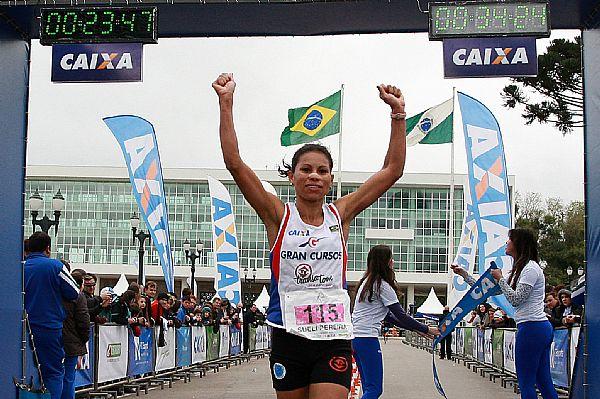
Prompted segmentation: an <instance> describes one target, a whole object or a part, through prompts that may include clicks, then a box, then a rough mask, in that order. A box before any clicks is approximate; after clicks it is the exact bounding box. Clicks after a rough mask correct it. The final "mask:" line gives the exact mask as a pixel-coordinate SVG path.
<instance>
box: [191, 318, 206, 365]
mask: <svg viewBox="0 0 600 399" xmlns="http://www.w3.org/2000/svg"><path fill="white" fill-rule="evenodd" d="M192 342H193V343H192V363H193V364H196V363H202V362H205V361H206V327H204V326H202V327H192Z"/></svg>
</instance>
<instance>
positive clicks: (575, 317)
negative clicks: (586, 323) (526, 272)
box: [544, 286, 583, 328]
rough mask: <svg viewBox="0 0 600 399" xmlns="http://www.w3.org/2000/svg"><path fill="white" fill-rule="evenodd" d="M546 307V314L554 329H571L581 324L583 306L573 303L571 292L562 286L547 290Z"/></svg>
mask: <svg viewBox="0 0 600 399" xmlns="http://www.w3.org/2000/svg"><path fill="white" fill-rule="evenodd" d="M544 305H545V306H544V312H546V316H548V320H549V321H550V323H552V325H553V326H554V328H561V327H566V328H570V327H573V326H577V325H579V324H580V323H581V320H582V318H583V306H582V305H578V304H575V303H573V301H572V298H571V291H569V290H568V289H566V288H564V287H562V286H557V287H547V288H546V297H545V298H544Z"/></svg>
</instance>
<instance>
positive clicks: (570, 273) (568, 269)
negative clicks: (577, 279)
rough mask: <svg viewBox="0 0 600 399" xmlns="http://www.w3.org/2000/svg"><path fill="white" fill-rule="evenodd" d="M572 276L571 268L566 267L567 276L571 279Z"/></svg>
mask: <svg viewBox="0 0 600 399" xmlns="http://www.w3.org/2000/svg"><path fill="white" fill-rule="evenodd" d="M572 274H573V268H572V267H571V266H568V267H567V276H569V277H571V275H572Z"/></svg>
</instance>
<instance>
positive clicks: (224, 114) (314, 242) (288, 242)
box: [213, 74, 406, 399]
mask: <svg viewBox="0 0 600 399" xmlns="http://www.w3.org/2000/svg"><path fill="white" fill-rule="evenodd" d="M213 88H214V90H215V92H216V93H217V95H218V97H219V108H220V128H219V134H220V139H221V149H222V152H223V159H224V161H225V166H226V167H227V170H229V172H230V173H231V175H232V176H233V178H234V180H235V182H236V183H237V185H238V187H239V188H240V190H241V192H242V194H243V195H244V197H245V198H246V200H247V201H248V203H249V204H250V205H251V206H252V207H253V208H254V209H255V210H256V212H257V214H258V216H259V217H260V218H261V220H262V222H263V223H264V225H265V228H266V230H267V237H268V240H269V245H270V246H271V290H270V291H271V301H270V304H269V309H268V311H267V322H268V323H269V324H270V325H271V326H273V327H274V328H273V336H272V349H271V358H270V363H271V374H272V379H273V387H274V388H275V390H276V392H277V397H278V398H279V399H296V398H308V397H310V398H311V399H312V398H323V399H345V398H346V397H347V395H348V391H349V388H350V378H351V372H352V365H351V346H350V339H352V337H353V335H352V323H351V317H350V306H349V302H350V299H349V297H348V294H347V292H346V290H345V288H346V280H345V273H346V261H347V253H346V244H345V243H346V240H347V238H348V233H349V229H350V223H351V222H352V220H353V219H354V218H355V217H356V215H358V214H359V213H360V212H362V211H363V210H364V209H365V208H367V207H368V206H369V205H371V204H372V203H373V202H375V200H377V198H379V197H380V196H381V195H382V194H383V193H385V192H386V190H387V189H388V188H390V187H391V186H392V185H393V184H394V183H395V182H396V180H398V179H399V178H400V177H401V176H402V172H403V170H404V161H405V155H406V121H405V118H406V114H405V112H404V98H403V97H402V93H401V92H400V90H399V89H397V88H396V87H394V86H386V85H380V86H378V89H379V97H380V98H381V99H382V100H383V101H384V102H385V103H386V104H388V105H389V106H390V108H391V115H390V116H391V134H390V141H389V145H388V150H387V154H386V156H385V159H384V162H383V167H382V168H381V170H380V171H379V172H377V173H375V174H374V175H373V176H371V177H370V178H369V179H368V180H367V181H366V182H365V183H363V184H362V185H361V186H360V187H359V188H358V189H357V190H356V191H355V192H353V193H350V194H348V195H345V196H343V197H341V198H340V199H338V200H336V201H335V202H334V203H332V204H325V203H324V199H325V195H326V194H327V193H328V192H329V190H330V188H331V186H332V183H333V175H332V168H333V161H332V158H331V154H330V153H329V151H328V150H327V149H326V148H325V147H323V146H321V145H317V144H307V145H305V146H303V147H301V148H300V149H299V150H298V151H296V153H295V154H294V156H293V158H292V163H291V165H287V164H285V163H284V168H285V169H286V170H285V171H284V172H285V175H286V177H287V178H288V179H289V181H290V182H291V183H292V185H293V186H294V189H295V192H296V201H295V202H291V203H287V204H284V203H283V202H281V200H279V198H277V197H276V196H275V195H273V194H270V193H268V192H267V191H265V189H264V188H263V186H262V184H261V183H260V180H259V179H258V177H257V176H256V174H255V173H254V172H253V171H252V169H250V167H248V165H246V164H245V163H244V161H243V160H242V158H241V157H240V153H239V149H238V143H237V137H236V133H235V129H234V125H233V93H234V91H235V81H234V80H233V75H232V74H221V75H220V76H219V77H218V78H217V80H215V81H214V83H213Z"/></svg>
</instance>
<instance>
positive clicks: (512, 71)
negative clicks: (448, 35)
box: [444, 37, 538, 78]
mask: <svg viewBox="0 0 600 399" xmlns="http://www.w3.org/2000/svg"><path fill="white" fill-rule="evenodd" d="M537 69H538V64H537V52H536V45H535V38H533V37H495V38H477V39H445V40H444V77H446V78H474V77H496V76H536V75H537Z"/></svg>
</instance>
